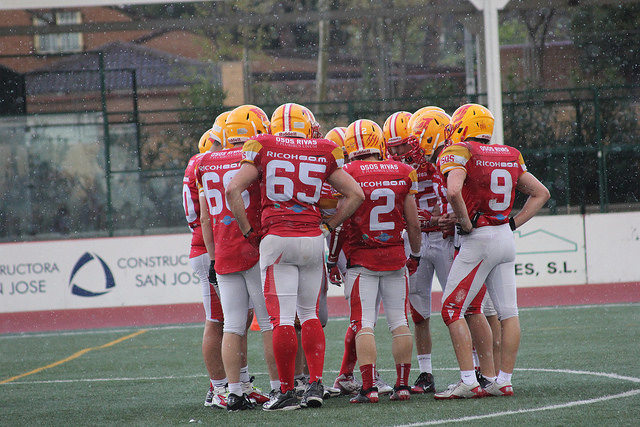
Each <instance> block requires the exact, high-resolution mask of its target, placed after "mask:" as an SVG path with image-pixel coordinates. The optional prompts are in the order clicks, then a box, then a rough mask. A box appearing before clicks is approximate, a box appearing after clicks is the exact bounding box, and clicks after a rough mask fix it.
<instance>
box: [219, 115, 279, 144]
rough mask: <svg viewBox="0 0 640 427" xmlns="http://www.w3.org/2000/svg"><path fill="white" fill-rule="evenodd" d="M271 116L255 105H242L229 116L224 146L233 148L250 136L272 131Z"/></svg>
mask: <svg viewBox="0 0 640 427" xmlns="http://www.w3.org/2000/svg"><path fill="white" fill-rule="evenodd" d="M270 132H271V128H270V126H269V117H268V116H267V114H266V113H265V112H264V111H263V110H262V109H261V108H260V107H256V106H255V105H241V106H239V107H236V108H235V109H234V110H233V111H231V113H229V115H228V116H227V121H226V142H225V146H224V148H233V146H234V145H236V144H242V143H244V142H245V141H247V140H248V139H249V138H251V137H254V136H258V135H262V134H265V133H270Z"/></svg>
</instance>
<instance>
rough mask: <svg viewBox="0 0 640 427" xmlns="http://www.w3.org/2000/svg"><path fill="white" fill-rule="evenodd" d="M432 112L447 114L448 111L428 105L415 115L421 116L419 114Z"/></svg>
mask: <svg viewBox="0 0 640 427" xmlns="http://www.w3.org/2000/svg"><path fill="white" fill-rule="evenodd" d="M432 110H437V111H442V112H443V113H446V111H444V110H443V109H442V108H440V107H436V106H435V105H428V106H426V107H422V108H420V109H419V110H417V111H416V112H415V113H413V114H419V113H424V112H425V111H432Z"/></svg>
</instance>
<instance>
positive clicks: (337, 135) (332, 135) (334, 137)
mask: <svg viewBox="0 0 640 427" xmlns="http://www.w3.org/2000/svg"><path fill="white" fill-rule="evenodd" d="M346 133H347V128H346V127H342V126H337V127H334V128H333V129H331V130H330V131H329V132H327V134H326V135H325V136H324V137H325V139H328V140H329V141H332V142H335V143H336V145H337V146H338V147H342V151H344V157H345V158H347V156H348V155H347V150H346V148H345V147H344V137H345V135H346Z"/></svg>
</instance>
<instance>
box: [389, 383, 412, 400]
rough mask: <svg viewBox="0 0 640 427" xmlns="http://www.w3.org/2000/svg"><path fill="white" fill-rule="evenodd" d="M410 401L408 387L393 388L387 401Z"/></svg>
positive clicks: (409, 389)
mask: <svg viewBox="0 0 640 427" xmlns="http://www.w3.org/2000/svg"><path fill="white" fill-rule="evenodd" d="M409 399H411V387H409V386H408V385H400V386H395V387H394V388H393V392H391V396H389V400H409Z"/></svg>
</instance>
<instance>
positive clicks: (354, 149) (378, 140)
mask: <svg viewBox="0 0 640 427" xmlns="http://www.w3.org/2000/svg"><path fill="white" fill-rule="evenodd" d="M344 146H345V149H346V150H347V153H348V155H349V160H354V159H356V158H358V157H361V156H366V155H369V154H379V155H380V158H384V151H385V149H384V132H383V131H382V129H381V128H380V126H379V125H378V124H377V123H376V122H374V121H372V120H368V119H361V120H356V121H355V122H353V123H351V124H350V125H349V126H347V131H346V133H345V138H344Z"/></svg>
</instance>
